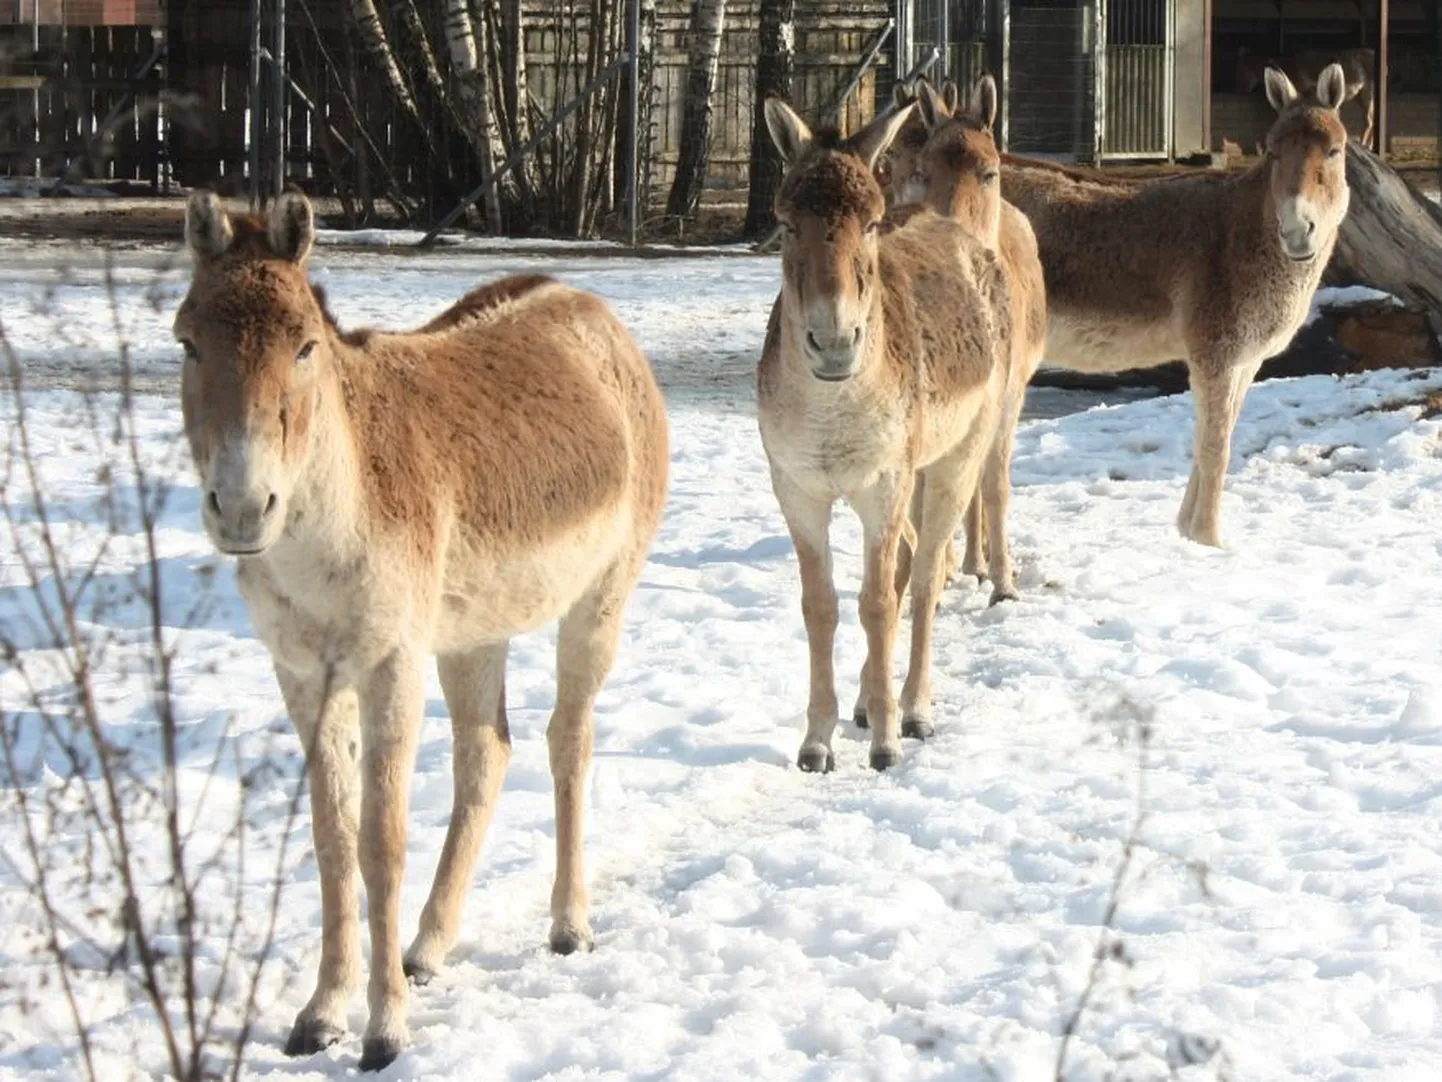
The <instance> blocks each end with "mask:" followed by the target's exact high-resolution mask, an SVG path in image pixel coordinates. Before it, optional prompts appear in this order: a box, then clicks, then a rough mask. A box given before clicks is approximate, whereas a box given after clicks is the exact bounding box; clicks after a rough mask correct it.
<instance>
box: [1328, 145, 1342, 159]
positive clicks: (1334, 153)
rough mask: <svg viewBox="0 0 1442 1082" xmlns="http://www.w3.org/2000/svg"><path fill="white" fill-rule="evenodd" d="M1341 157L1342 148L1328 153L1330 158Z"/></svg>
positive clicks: (1335, 148) (1336, 148)
mask: <svg viewBox="0 0 1442 1082" xmlns="http://www.w3.org/2000/svg"><path fill="white" fill-rule="evenodd" d="M1341 156H1342V148H1341V147H1333V148H1332V149H1331V150H1329V151H1327V157H1329V158H1340V157H1341Z"/></svg>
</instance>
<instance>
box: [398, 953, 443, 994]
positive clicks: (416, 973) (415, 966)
mask: <svg viewBox="0 0 1442 1082" xmlns="http://www.w3.org/2000/svg"><path fill="white" fill-rule="evenodd" d="M401 968H402V969H403V970H405V974H406V977H407V978H408V979H409V980H410V982H411V983H412V984H414V985H415V986H416V987H417V988H424V987H425V986H426V985H428V984H430V983H431V981H433V980H435V979H436V971H435V970H434V969H432V968H431V967H430V966H428V965H425V964H424V963H422V962H416V961H412V960H411V959H409V958H407V959H406V960H405V962H403V963H402V965H401Z"/></svg>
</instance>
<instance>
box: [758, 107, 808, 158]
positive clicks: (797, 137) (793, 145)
mask: <svg viewBox="0 0 1442 1082" xmlns="http://www.w3.org/2000/svg"><path fill="white" fill-rule="evenodd" d="M765 109H766V130H767V131H769V132H770V133H771V141H772V142H773V143H775V144H776V149H777V150H779V151H780V152H781V159H782V160H783V161H784V162H785V163H786V164H787V165H791V164H793V163H794V162H795V161H796V159H797V158H799V157H801V155H802V154H804V153H805V152H806V148H807V147H809V146H810V145H811V129H810V128H809V127H808V126H807V124H806V121H804V120H802V119H801V117H800V116H799V115H798V114H797V112H796V110H795V109H793V108H791V106H789V105H787V104H786V102H784V101H782V100H781V99H780V98H775V97H772V98H767V99H766V106H765Z"/></svg>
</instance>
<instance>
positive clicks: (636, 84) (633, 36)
mask: <svg viewBox="0 0 1442 1082" xmlns="http://www.w3.org/2000/svg"><path fill="white" fill-rule="evenodd" d="M626 51H627V52H628V53H630V54H631V93H630V96H629V97H630V100H629V101H628V102H627V103H626V109H627V115H628V116H629V118H630V120H629V123H628V130H629V131H630V133H631V137H630V139H629V141H628V142H629V145H628V146H627V147H626V156H627V159H628V162H627V169H626V243H627V244H628V245H629V246H630V247H632V248H634V247H636V241H637V238H638V237H639V236H640V231H641V211H640V202H641V192H640V189H641V179H640V171H641V0H631V11H630V17H629V18H628V19H627V20H626Z"/></svg>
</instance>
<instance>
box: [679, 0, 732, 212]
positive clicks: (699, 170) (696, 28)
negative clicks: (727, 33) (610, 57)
mask: <svg viewBox="0 0 1442 1082" xmlns="http://www.w3.org/2000/svg"><path fill="white" fill-rule="evenodd" d="M725 23H726V0H695V5H694V6H693V7H692V8H691V33H690V39H691V48H690V55H689V58H688V73H687V76H686V111H685V113H684V114H683V117H682V121H681V149H680V153H679V155H678V157H677V160H676V177H675V179H674V180H673V181H672V183H671V195H670V197H669V198H668V199H667V200H666V214H667V215H668V216H670V217H675V218H689V217H690V216H691V215H693V214H694V213H696V206H697V204H699V203H700V202H701V189H702V188H703V187H704V186H705V184H706V167H707V165H708V163H709V161H710V157H711V112H712V110H711V99H712V97H713V96H714V95H715V92H716V68H717V65H718V63H719V61H720V57H721V35H722V31H723V29H724V28H725Z"/></svg>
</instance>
